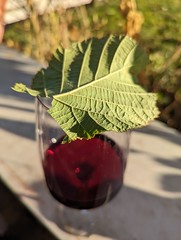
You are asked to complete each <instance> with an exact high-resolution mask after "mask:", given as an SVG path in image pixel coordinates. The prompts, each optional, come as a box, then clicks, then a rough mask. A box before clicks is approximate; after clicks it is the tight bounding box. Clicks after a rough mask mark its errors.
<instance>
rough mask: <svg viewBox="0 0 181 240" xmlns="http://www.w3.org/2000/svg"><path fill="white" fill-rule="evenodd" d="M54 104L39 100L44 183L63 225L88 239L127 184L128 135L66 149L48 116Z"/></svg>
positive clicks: (38, 127) (101, 138) (96, 139)
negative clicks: (57, 207)
mask: <svg viewBox="0 0 181 240" xmlns="http://www.w3.org/2000/svg"><path fill="white" fill-rule="evenodd" d="M50 103H51V99H50V98H49V99H48V98H41V99H40V98H37V100H36V116H37V120H36V133H37V141H38V144H39V152H40V158H41V161H42V167H43V171H44V175H45V180H46V184H47V187H48V189H49V191H50V193H51V195H52V196H53V198H54V199H55V200H56V201H57V205H59V206H60V209H61V211H59V212H58V215H59V216H58V218H59V225H60V226H61V227H62V228H63V229H64V230H66V231H68V232H70V233H73V234H78V235H89V234H91V233H92V232H94V233H95V232H96V227H98V225H99V222H98V221H103V219H105V216H104V213H105V210H104V206H106V205H111V204H114V203H113V199H116V197H117V195H118V194H119V192H120V189H121V187H122V185H123V180H124V172H125V168H126V163H127V155H128V150H129V140H130V132H123V133H116V132H105V133H101V134H97V135H96V136H95V137H94V138H92V139H90V140H86V139H82V140H75V141H72V142H70V143H65V144H63V143H62V140H63V138H64V137H65V132H64V131H63V130H62V129H61V128H60V126H59V125H58V124H57V123H56V121H55V120H54V119H53V118H52V117H51V116H50V115H49V113H48V112H47V110H48V108H49V107H50V105H51V104H50ZM97 214H98V216H99V217H97ZM101 216H102V217H101ZM98 218H99V220H98ZM101 234H104V233H101Z"/></svg>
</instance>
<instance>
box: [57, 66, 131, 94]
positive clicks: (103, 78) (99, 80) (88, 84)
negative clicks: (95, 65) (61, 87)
mask: <svg viewBox="0 0 181 240" xmlns="http://www.w3.org/2000/svg"><path fill="white" fill-rule="evenodd" d="M132 66H134V65H129V66H127V67H123V68H121V69H118V70H117V71H115V72H112V73H109V74H108V75H106V76H104V77H102V78H100V79H97V80H96V81H94V80H92V81H91V82H89V83H86V84H85V85H83V86H80V87H78V88H76V89H73V90H71V91H68V92H65V93H60V94H56V95H54V96H53V97H54V98H55V99H56V97H57V96H60V95H61V96H66V95H69V94H71V93H73V92H77V91H79V90H80V89H84V88H87V87H88V86H91V85H93V84H95V82H96V83H97V82H101V81H103V80H105V79H106V78H109V77H111V76H112V75H114V74H116V73H118V72H122V71H125V69H127V68H128V69H129V68H131V67H132Z"/></svg>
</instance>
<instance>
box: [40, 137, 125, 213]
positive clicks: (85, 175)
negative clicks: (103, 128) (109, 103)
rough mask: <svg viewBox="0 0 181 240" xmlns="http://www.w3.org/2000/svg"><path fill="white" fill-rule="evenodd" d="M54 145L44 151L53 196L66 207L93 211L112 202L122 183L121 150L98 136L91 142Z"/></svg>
mask: <svg viewBox="0 0 181 240" xmlns="http://www.w3.org/2000/svg"><path fill="white" fill-rule="evenodd" d="M62 139H63V138H61V139H59V140H58V141H57V142H56V143H53V144H51V145H50V146H49V148H48V149H47V150H46V152H45V157H44V161H43V169H44V173H45V178H46V182H47V185H48V188H49V190H50V192H51V194H52V195H53V197H54V198H55V199H56V200H58V201H59V202H60V203H63V204H64V205H66V206H69V207H72V208H77V209H90V208H95V207H98V206H100V205H102V204H104V203H106V202H108V201H110V200H111V199H112V198H113V197H114V196H115V195H116V194H117V193H118V191H119V190H120V188H121V186H122V183H123V174H124V163H123V154H122V151H121V149H120V148H119V147H118V146H117V145H116V143H115V142H114V141H113V140H111V139H110V138H108V137H106V136H104V135H102V134H99V135H97V136H96V137H94V138H92V139H90V140H84V139H83V140H76V141H73V142H71V143H67V144H62Z"/></svg>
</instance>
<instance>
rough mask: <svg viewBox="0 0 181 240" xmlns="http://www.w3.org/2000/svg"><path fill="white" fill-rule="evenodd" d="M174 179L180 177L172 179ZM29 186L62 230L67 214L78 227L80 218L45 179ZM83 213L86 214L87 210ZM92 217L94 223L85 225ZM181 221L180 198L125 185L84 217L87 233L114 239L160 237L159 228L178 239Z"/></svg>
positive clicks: (172, 237) (48, 217)
mask: <svg viewBox="0 0 181 240" xmlns="http://www.w3.org/2000/svg"><path fill="white" fill-rule="evenodd" d="M176 180H177V181H179V180H181V179H175V180H174V181H176ZM32 188H33V189H35V190H36V191H37V192H39V193H40V196H39V197H40V198H39V209H40V211H41V212H42V214H43V215H44V216H45V217H46V218H47V219H49V220H50V221H53V222H55V223H56V224H57V225H58V226H59V227H60V228H61V229H62V230H65V225H64V224H65V222H66V218H67V219H68V218H69V219H71V220H70V222H71V221H73V223H74V225H76V226H77V229H78V230H79V231H80V229H81V226H80V225H79V219H76V217H77V216H74V213H75V210H71V209H70V208H66V207H63V206H62V205H60V204H59V203H58V202H57V201H56V200H54V199H53V197H52V196H51V195H50V193H49V192H48V190H47V188H46V186H45V182H37V183H35V184H34V185H33V186H32ZM170 188H172V190H174V188H175V186H174V185H173V186H170ZM170 190H171V189H170ZM177 191H181V189H177ZM82 213H83V214H84V215H85V214H87V213H86V211H83V212H82ZM66 214H69V215H68V216H67V215H66ZM62 219H63V220H64V221H63V223H62ZM91 219H93V223H92V225H91V224H89V225H88V223H90V222H91ZM86 221H87V222H86ZM180 222H181V199H179V198H178V199H169V198H163V197H160V196H156V195H154V194H151V193H148V192H143V191H140V190H137V189H133V188H130V187H127V186H124V187H123V189H122V190H121V191H120V193H119V194H118V195H117V197H115V198H114V199H113V200H112V201H110V202H109V203H108V204H107V205H104V206H103V207H98V208H96V209H93V210H91V211H90V216H89V219H88V220H86V218H85V228H86V231H87V232H88V233H89V231H90V232H93V233H94V234H98V235H101V236H105V237H110V238H114V239H117V240H122V239H123V240H132V239H147V240H151V239H159V240H162V239H164V238H163V237H162V236H161V233H162V232H163V233H165V234H166V236H167V239H174V240H180V235H181V229H180ZM67 223H68V220H67ZM75 223H76V224H75ZM153 229H154V231H153Z"/></svg>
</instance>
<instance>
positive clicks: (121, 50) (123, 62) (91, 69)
mask: <svg viewBox="0 0 181 240" xmlns="http://www.w3.org/2000/svg"><path fill="white" fill-rule="evenodd" d="M147 63H148V57H147V55H146V54H145V52H144V51H143V49H142V48H140V46H139V45H138V44H137V43H136V42H135V41H134V40H132V39H131V38H129V37H127V36H113V35H110V36H108V37H104V38H102V39H96V38H92V39H89V40H87V41H84V42H81V43H74V44H72V46H71V48H69V49H63V48H62V47H59V48H58V49H57V51H56V53H55V54H54V56H53V58H52V60H51V61H50V63H49V66H48V67H47V68H46V69H41V70H40V71H39V72H38V73H37V74H36V75H35V77H34V78H33V81H32V85H31V88H27V87H26V86H24V85H21V84H17V85H15V87H14V89H15V90H17V91H21V92H28V93H29V94H31V95H33V96H36V95H39V96H42V97H52V98H53V101H52V107H51V108H50V109H49V113H50V114H51V116H52V117H53V118H54V119H55V120H56V121H57V122H58V123H59V125H60V127H61V128H62V129H63V130H64V131H65V133H66V134H67V141H71V140H75V139H77V138H87V139H89V138H92V137H93V136H94V135H95V134H98V133H100V132H104V131H109V130H112V131H118V132H122V131H127V130H128V129H132V128H137V127H141V126H144V125H146V124H148V122H149V121H150V120H152V119H154V118H156V117H157V116H158V109H157V107H156V95H155V94H153V93H147V92H146V91H145V90H144V89H143V88H141V87H140V86H139V85H138V84H137V83H138V81H137V75H138V73H139V72H140V71H141V70H142V68H144V67H145V65H146V64H147Z"/></svg>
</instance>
